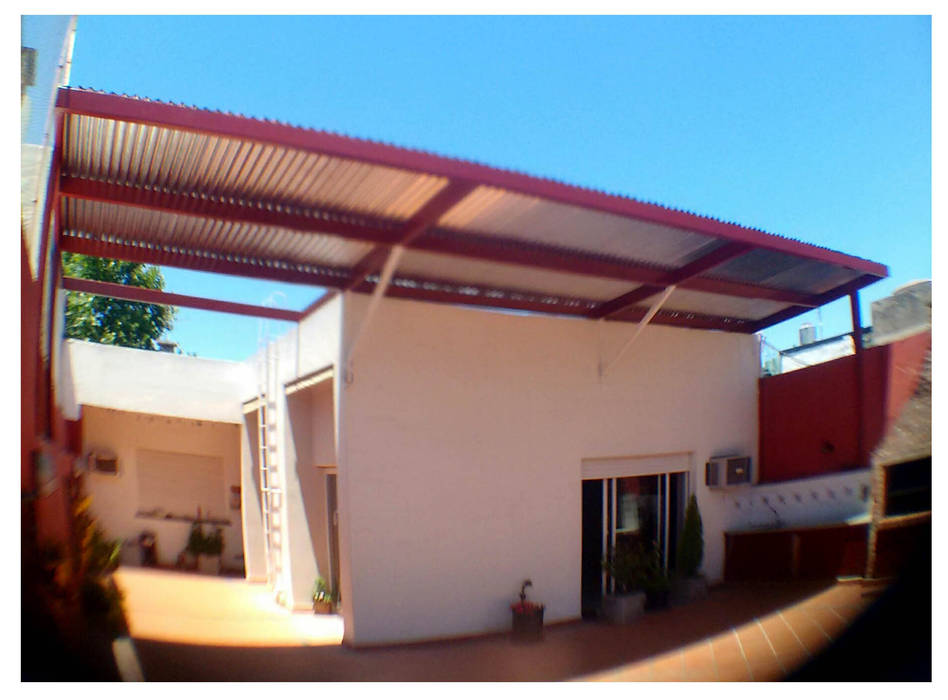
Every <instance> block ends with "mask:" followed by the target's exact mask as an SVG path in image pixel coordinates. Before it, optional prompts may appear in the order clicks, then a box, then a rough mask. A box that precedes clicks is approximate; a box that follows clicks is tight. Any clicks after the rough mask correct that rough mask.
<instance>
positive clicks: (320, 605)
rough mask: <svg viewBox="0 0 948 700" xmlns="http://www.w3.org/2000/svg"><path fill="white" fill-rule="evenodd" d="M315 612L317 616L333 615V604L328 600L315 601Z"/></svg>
mask: <svg viewBox="0 0 948 700" xmlns="http://www.w3.org/2000/svg"><path fill="white" fill-rule="evenodd" d="M313 612H314V613H316V614H317V615H330V614H332V602H331V601H328V600H314V601H313Z"/></svg>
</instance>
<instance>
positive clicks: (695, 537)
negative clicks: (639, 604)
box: [672, 494, 708, 604]
mask: <svg viewBox="0 0 948 700" xmlns="http://www.w3.org/2000/svg"><path fill="white" fill-rule="evenodd" d="M703 558H704V532H703V527H702V524H701V512H700V511H699V510H698V499H697V498H695V495H694V494H691V498H689V499H688V507H687V508H686V509H685V523H684V526H683V527H682V529H681V535H680V536H679V537H678V550H677V552H676V556H675V568H676V569H677V571H676V573H677V576H676V578H675V582H674V586H673V593H672V599H673V602H675V603H676V604H677V603H687V602H689V601H692V600H697V599H700V598H704V597H705V596H707V595H708V584H707V582H706V581H705V579H704V577H703V576H701V575H700V574H699V573H698V570H699V569H700V568H701V560H702V559H703Z"/></svg>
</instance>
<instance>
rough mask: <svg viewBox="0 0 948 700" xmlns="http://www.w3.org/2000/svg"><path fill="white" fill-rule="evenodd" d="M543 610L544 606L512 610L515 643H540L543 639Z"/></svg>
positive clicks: (514, 608) (516, 607)
mask: <svg viewBox="0 0 948 700" xmlns="http://www.w3.org/2000/svg"><path fill="white" fill-rule="evenodd" d="M543 610H544V606H542V605H529V606H526V607H518V606H514V607H513V608H512V609H511V614H512V615H513V634H512V637H513V640H514V641H515V642H538V641H540V640H541V639H543Z"/></svg>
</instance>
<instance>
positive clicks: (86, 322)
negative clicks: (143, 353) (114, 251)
mask: <svg viewBox="0 0 948 700" xmlns="http://www.w3.org/2000/svg"><path fill="white" fill-rule="evenodd" d="M63 274H64V275H66V276H68V277H82V278H85V279H91V280H98V281H100V282H116V283H119V284H126V285H130V286H133V287H145V288H147V289H158V290H161V289H164V287H165V279H164V277H162V275H161V270H159V269H158V268H157V267H154V266H151V265H143V264H141V263H131V262H122V261H120V260H107V259H104V258H95V257H91V256H88V255H79V254H78V253H63ZM175 312H176V309H175V308H174V307H172V306H161V305H159V304H143V303H140V302H137V301H125V300H123V299H112V298H111V297H105V296H98V295H95V294H84V293H82V292H69V293H68V294H67V295H66V337H67V338H78V339H80V340H91V341H93V342H95V343H106V344H109V345H124V346H125V347H130V348H140V349H143V350H157V349H158V346H157V344H156V342H155V341H157V340H158V339H159V338H160V337H161V336H162V335H163V334H164V333H165V331H168V330H170V329H171V327H172V325H173V322H174V316H175Z"/></svg>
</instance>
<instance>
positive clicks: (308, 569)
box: [244, 298, 342, 609]
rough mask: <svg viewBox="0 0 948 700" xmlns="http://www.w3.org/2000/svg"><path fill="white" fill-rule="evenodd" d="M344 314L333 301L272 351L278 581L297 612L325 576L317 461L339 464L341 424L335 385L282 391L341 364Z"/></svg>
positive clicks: (257, 368) (254, 364)
mask: <svg viewBox="0 0 948 700" xmlns="http://www.w3.org/2000/svg"><path fill="white" fill-rule="evenodd" d="M341 313H342V302H341V299H338V298H337V299H334V300H332V301H330V302H328V303H327V304H325V305H324V306H323V307H322V308H320V309H319V310H318V311H317V312H316V313H314V314H312V315H310V316H309V317H307V318H306V319H304V320H303V321H301V322H300V323H299V324H298V326H297V327H296V328H294V329H292V330H291V331H290V332H289V333H287V334H286V335H284V336H282V337H280V338H278V339H276V340H275V341H274V343H273V346H272V347H273V350H272V352H273V353H275V354H276V356H277V357H278V362H277V365H276V368H277V370H276V371H277V375H278V376H277V378H276V381H275V382H273V383H272V385H271V387H270V390H271V392H275V394H276V396H277V400H276V402H275V415H274V416H273V418H274V420H273V421H272V425H274V426H275V435H274V441H275V444H276V445H277V446H278V448H277V451H276V455H277V456H276V460H277V461H276V468H275V470H274V474H275V476H276V478H277V480H278V483H279V484H280V485H281V487H282V489H283V494H284V498H283V508H282V509H281V511H280V513H279V516H278V517H279V520H280V525H279V530H280V537H281V541H282V547H281V549H282V559H281V561H282V567H283V577H282V579H281V580H280V581H278V582H276V583H277V591H276V592H277V598H278V600H280V601H281V602H282V603H283V604H285V605H286V606H287V607H290V608H296V609H305V608H307V607H310V606H311V605H312V598H311V594H312V590H313V583H314V581H315V577H316V575H317V574H318V573H319V566H318V560H317V556H318V554H319V553H320V552H321V551H322V550H324V549H325V544H324V542H323V540H324V538H325V536H324V532H323V530H322V526H321V521H322V520H324V519H325V505H324V504H325V492H324V489H323V486H322V484H321V479H322V475H321V474H318V473H317V472H316V471H315V464H317V463H326V462H329V463H331V462H333V461H334V460H335V455H334V448H333V445H334V443H335V442H336V436H337V435H338V429H339V425H338V421H336V420H335V416H336V415H338V414H337V412H336V411H335V408H334V405H333V401H334V399H333V396H334V394H333V393H330V388H331V387H332V382H330V383H329V384H327V385H326V386H325V387H321V388H320V389H318V390H317V389H316V388H312V389H307V390H304V391H301V392H298V393H297V394H293V395H291V396H290V397H287V396H285V395H284V393H283V386H284V385H285V384H286V383H288V382H290V381H292V380H294V379H297V378H299V377H302V376H305V375H308V374H311V373H312V372H315V371H317V370H322V369H325V368H327V367H335V366H338V364H339V356H340V340H341ZM248 366H249V367H250V368H251V369H252V371H253V372H254V373H255V374H256V375H257V376H259V374H260V372H261V371H262V367H263V364H262V363H261V362H260V358H259V356H258V357H255V358H252V359H251V360H250V361H249V362H248ZM320 392H322V393H320ZM317 394H318V397H317ZM327 402H328V405H327ZM317 423H318V429H317ZM327 443H328V445H329V446H328V447H327ZM247 458H248V457H247V456H245V467H244V471H245V473H248V469H247V465H246V459H247ZM248 512H249V511H248ZM250 526H251V525H250V523H249V522H248V527H250ZM326 578H328V576H327V577H326Z"/></svg>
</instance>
